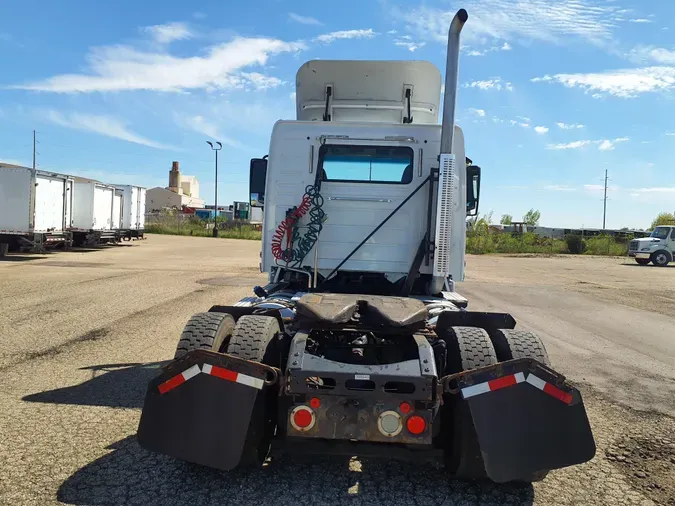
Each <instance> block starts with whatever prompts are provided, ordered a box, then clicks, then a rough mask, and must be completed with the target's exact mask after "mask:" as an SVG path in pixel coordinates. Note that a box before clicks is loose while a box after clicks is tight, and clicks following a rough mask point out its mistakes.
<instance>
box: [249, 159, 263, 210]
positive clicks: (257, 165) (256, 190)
mask: <svg viewBox="0 0 675 506" xmlns="http://www.w3.org/2000/svg"><path fill="white" fill-rule="evenodd" d="M266 180H267V155H265V156H264V157H262V158H253V159H252V160H251V169H250V175H249V182H248V189H249V195H250V198H249V200H250V203H251V207H265V181H266Z"/></svg>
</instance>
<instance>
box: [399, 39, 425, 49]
mask: <svg viewBox="0 0 675 506" xmlns="http://www.w3.org/2000/svg"><path fill="white" fill-rule="evenodd" d="M426 44H427V43H426V42H411V41H410V40H407V39H403V38H401V39H396V40H395V41H394V45H395V46H399V47H404V48H406V49H407V50H408V51H411V52H414V51H415V50H417V49H419V48H421V47H424V46H426Z"/></svg>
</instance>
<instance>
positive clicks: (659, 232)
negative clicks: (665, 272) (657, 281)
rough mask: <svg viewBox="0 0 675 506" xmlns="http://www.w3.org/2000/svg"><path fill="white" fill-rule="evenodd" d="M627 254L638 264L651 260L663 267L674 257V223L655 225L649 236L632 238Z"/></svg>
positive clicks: (645, 263)
mask: <svg viewBox="0 0 675 506" xmlns="http://www.w3.org/2000/svg"><path fill="white" fill-rule="evenodd" d="M628 256H629V257H631V258H635V261H636V262H637V263H638V264H640V265H647V264H649V262H651V263H652V264H654V265H656V266H657V267H665V266H666V265H668V264H669V263H670V262H672V261H673V258H674V257H675V225H674V226H666V227H656V228H655V229H654V231H653V232H652V233H651V235H650V236H649V237H644V238H642V239H634V240H632V241H631V242H630V245H629V247H628Z"/></svg>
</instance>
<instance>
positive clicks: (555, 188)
mask: <svg viewBox="0 0 675 506" xmlns="http://www.w3.org/2000/svg"><path fill="white" fill-rule="evenodd" d="M544 190H550V191H556V192H573V191H576V188H572V187H570V186H567V185H564V184H549V185H546V186H544Z"/></svg>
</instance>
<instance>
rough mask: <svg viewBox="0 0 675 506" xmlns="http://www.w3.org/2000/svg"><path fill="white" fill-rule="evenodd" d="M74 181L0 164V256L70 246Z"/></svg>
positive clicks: (59, 175) (46, 172) (64, 177)
mask: <svg viewBox="0 0 675 506" xmlns="http://www.w3.org/2000/svg"><path fill="white" fill-rule="evenodd" d="M72 188H73V179H72V178H71V177H70V176H66V175H63V174H55V173H53V172H49V171H42V170H36V169H31V168H29V167H21V166H18V165H9V164H2V163H0V254H4V252H6V251H7V250H8V249H18V250H24V251H32V252H40V253H41V252H44V251H45V250H46V249H47V248H50V247H55V246H58V245H61V246H65V247H66V248H68V247H70V245H71V244H72V235H71V233H70V232H69V231H68V227H69V225H70V220H71V205H72V200H71V199H72V196H71V194H72Z"/></svg>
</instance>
